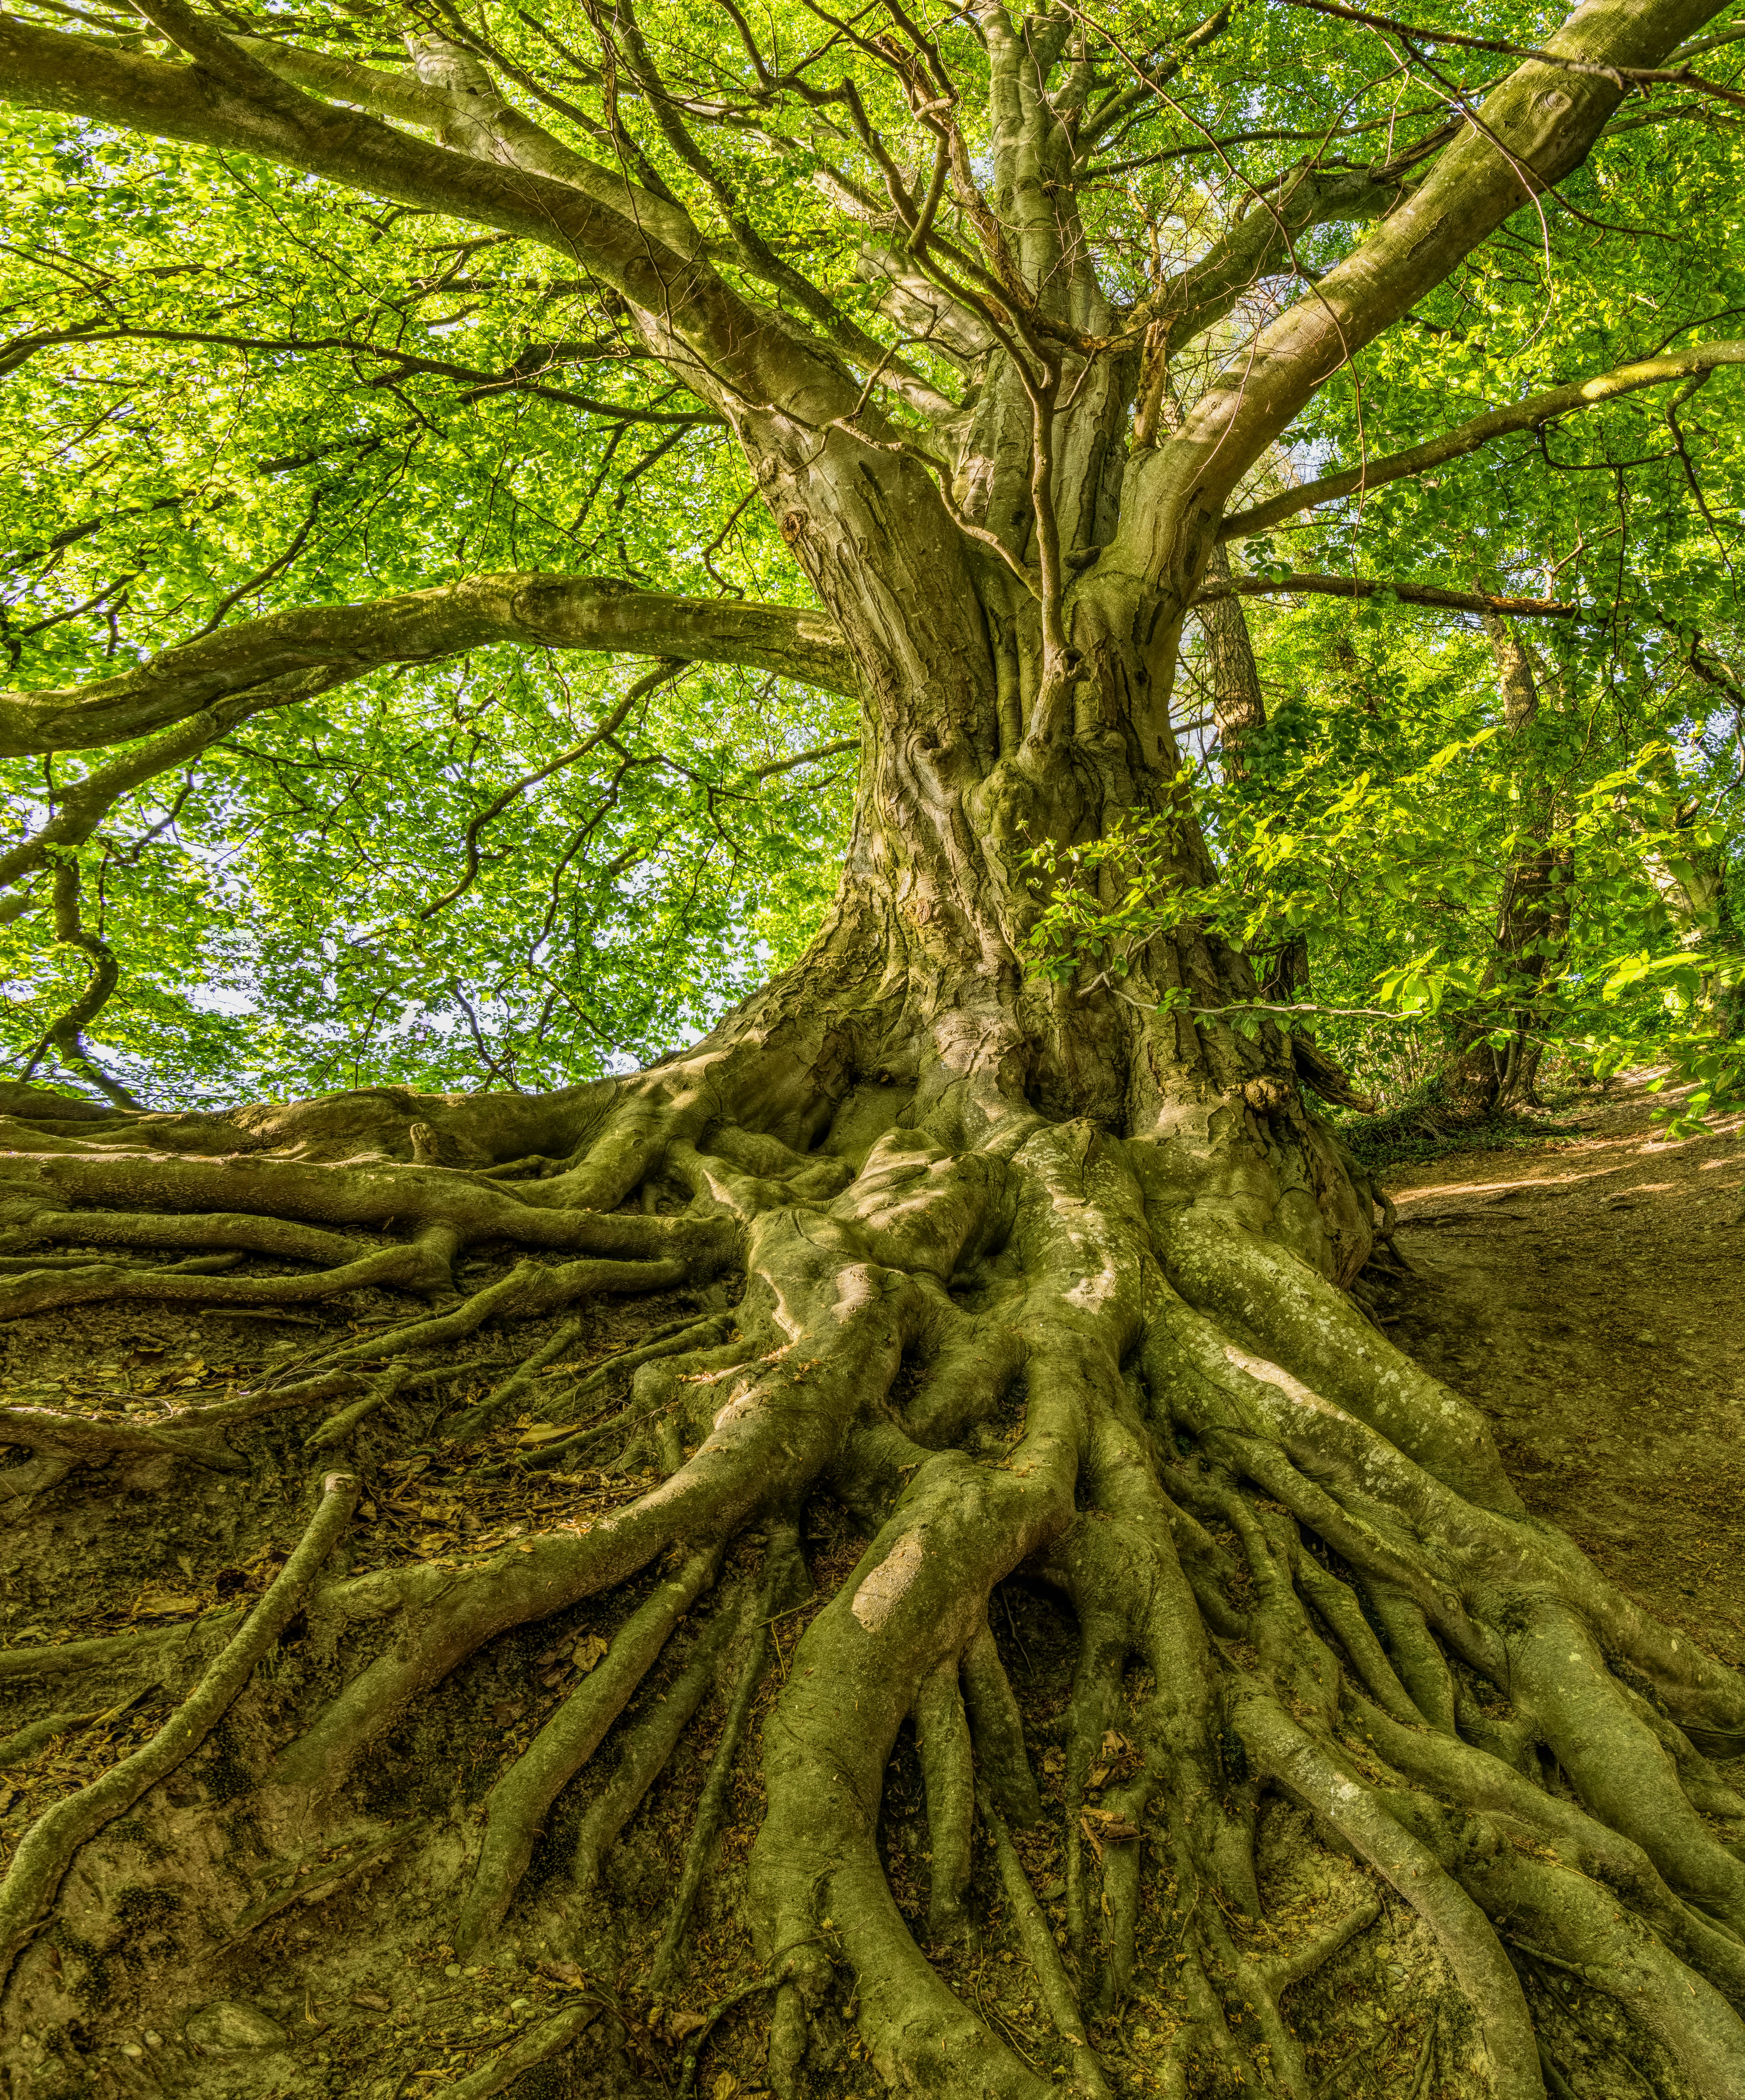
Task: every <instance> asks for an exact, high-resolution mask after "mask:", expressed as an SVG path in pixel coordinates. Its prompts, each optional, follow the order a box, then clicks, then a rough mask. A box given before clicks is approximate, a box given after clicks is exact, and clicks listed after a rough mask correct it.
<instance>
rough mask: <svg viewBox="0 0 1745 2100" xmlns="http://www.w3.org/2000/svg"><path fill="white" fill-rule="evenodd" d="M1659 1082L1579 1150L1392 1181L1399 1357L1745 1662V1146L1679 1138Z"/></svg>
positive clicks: (1615, 1567) (1620, 1566)
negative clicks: (1401, 1276)
mask: <svg viewBox="0 0 1745 2100" xmlns="http://www.w3.org/2000/svg"><path fill="white" fill-rule="evenodd" d="M1657 1099H1658V1097H1657V1096H1653V1095H1651V1094H1650V1093H1648V1092H1646V1090H1645V1089H1644V1088H1643V1087H1641V1085H1639V1084H1638V1085H1637V1086H1635V1087H1632V1088H1630V1089H1628V1091H1620V1092H1619V1093H1617V1094H1616V1095H1615V1096H1613V1097H1612V1098H1611V1099H1610V1100H1606V1101H1592V1102H1590V1103H1589V1105H1587V1106H1585V1107H1582V1108H1580V1109H1577V1110H1575V1111H1574V1112H1573V1113H1572V1114H1564V1115H1561V1116H1560V1117H1559V1118H1558V1127H1559V1128H1560V1129H1562V1130H1564V1131H1566V1132H1567V1131H1570V1130H1571V1128H1572V1127H1574V1130H1575V1134H1573V1135H1567V1136H1556V1137H1549V1138H1547V1139H1545V1140H1543V1141H1542V1142H1540V1143H1537V1144H1534V1145H1531V1146H1529V1147H1527V1148H1525V1149H1505V1150H1496V1151H1486V1152H1471V1151H1468V1152H1461V1153H1454V1154H1448V1155H1447V1156H1445V1157H1443V1158H1436V1159H1431V1160H1428V1161H1425V1162H1421V1163H1418V1164H1415V1165H1412V1166H1409V1167H1402V1166H1396V1167H1392V1168H1390V1169H1388V1170H1386V1171H1385V1173H1384V1175H1383V1176H1382V1179H1383V1181H1384V1183H1385V1185H1386V1187H1387V1189H1388V1191H1389V1193H1390V1194H1391V1195H1392V1197H1393V1198H1394V1200H1395V1202H1396V1203H1397V1204H1398V1206H1399V1220H1400V1224H1399V1235H1398V1243H1399V1248H1400V1251H1402V1252H1403V1255H1405V1257H1406V1259H1407V1260H1408V1262H1409V1263H1410V1264H1411V1265H1412V1270H1413V1272H1414V1273H1413V1275H1412V1277H1411V1278H1409V1279H1408V1281H1407V1282H1404V1283H1403V1284H1402V1285H1400V1286H1398V1287H1397V1288H1396V1289H1395V1291H1394V1292H1393V1293H1392V1295H1391V1297H1390V1302H1389V1303H1388V1304H1386V1306H1385V1307H1384V1308H1383V1317H1384V1319H1385V1320H1386V1322H1387V1331H1388V1333H1389V1335H1390V1336H1391V1338H1392V1339H1394V1340H1395V1341H1396V1342H1398V1343H1399V1344H1400V1346H1401V1347H1402V1348H1405V1349H1408V1350H1409V1351H1410V1352H1412V1355H1414V1356H1415V1357H1417V1358H1418V1360H1419V1361H1421V1363H1422V1364H1423V1365H1425V1367H1426V1369H1427V1370H1430V1371H1433V1372H1434V1374H1436V1375H1437V1376H1438V1377H1439V1378H1442V1379H1446V1380H1447V1381H1448V1383H1449V1384H1450V1385H1452V1387H1454V1388H1455V1389H1456V1391H1457V1392H1461V1393H1463V1394H1465V1396H1467V1397H1468V1398H1469V1399H1470V1400H1473V1401H1476V1402H1477V1403H1478V1405H1480V1406H1481V1407H1483V1409H1484V1410H1486V1412H1487V1414H1489V1415H1490V1416H1491V1418H1492V1420H1493V1422H1494V1423H1495V1424H1496V1436H1497V1440H1498V1442H1499V1444H1500V1446H1501V1448H1502V1451H1503V1455H1504V1458H1505V1462H1506V1463H1507V1465H1508V1467H1509V1471H1510V1474H1511V1475H1512V1476H1513V1477H1514V1481H1515V1483H1516V1485H1517V1486H1518V1488H1519V1489H1520V1491H1521V1493H1522V1496H1523V1497H1524V1498H1525V1499H1526V1501H1527V1506H1528V1507H1529V1508H1531V1510H1532V1511H1534V1513H1535V1514H1536V1515H1541V1516H1545V1517H1549V1518H1550V1519H1551V1520H1553V1522H1555V1523H1557V1524H1562V1526H1563V1527H1564V1528H1565V1529H1567V1531H1569V1532H1570V1533H1571V1534H1572V1535H1573V1536H1574V1537H1575V1539H1576V1540H1577V1541H1578V1542H1579V1543H1580V1545H1581V1546H1583V1547H1584V1549H1585V1551H1588V1552H1589V1553H1590V1554H1591V1555H1593V1558H1594V1559H1595V1560H1597V1562H1598V1563H1599V1564H1600V1565H1601V1566H1602V1568H1604V1570H1605V1572H1606V1574H1607V1575H1608V1576H1610V1577H1611V1579H1612V1580H1613V1581H1614V1582H1617V1583H1619V1585H1620V1586H1622V1587H1623V1588H1624V1589H1625V1590H1628V1591H1629V1592H1630V1593H1631V1594H1632V1595H1634V1596H1636V1597H1637V1598H1639V1599H1641V1602H1642V1603H1643V1604H1646V1606H1647V1607H1648V1608H1649V1609H1650V1611H1652V1612H1655V1613H1656V1614H1657V1615H1658V1616H1659V1617H1661V1618H1662V1619H1664V1620H1666V1621H1668V1622H1669V1623H1671V1624H1672V1625H1676V1626H1684V1627H1686V1629H1687V1630H1689V1631H1690V1633H1691V1634H1692V1635H1694V1637H1695V1638H1696V1639H1698V1640H1699V1641H1700V1642H1701V1643H1703V1645H1704V1646H1706V1647H1708V1648H1709V1649H1710V1651H1711V1652H1712V1653H1714V1654H1716V1655H1718V1656H1720V1657H1721V1658H1723V1659H1724V1660H1725V1661H1728V1662H1730V1663H1731V1664H1733V1665H1734V1666H1735V1667H1739V1666H1742V1665H1745V1221H1742V1211H1745V1203H1742V1198H1741V1190H1742V1188H1745V1142H1742V1134H1741V1132H1742V1126H1741V1123H1739V1122H1734V1123H1728V1124H1725V1125H1721V1126H1720V1127H1718V1130H1717V1134H1716V1136H1712V1137H1697V1138H1687V1139H1683V1140H1668V1139H1667V1138H1665V1137H1664V1136H1662V1135H1661V1134H1660V1132H1659V1129H1658V1127H1656V1125H1655V1121H1654V1110H1655V1105H1656V1103H1657Z"/></svg>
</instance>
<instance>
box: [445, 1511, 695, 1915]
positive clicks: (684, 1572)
mask: <svg viewBox="0 0 1745 2100" xmlns="http://www.w3.org/2000/svg"><path fill="white" fill-rule="evenodd" d="M719 1565H720V1554H719V1552H718V1551H708V1550H705V1551H702V1552H699V1553H694V1554H692V1555H690V1558H689V1560H686V1561H685V1564H684V1565H683V1567H682V1568H681V1569H680V1570H679V1572H678V1573H676V1575H674V1576H673V1577H672V1578H671V1579H670V1580H669V1581H668V1582H663V1583H662V1584H661V1585H660V1586H659V1588H658V1589H657V1590H655V1591H654V1595H652V1596H651V1597H650V1599H648V1601H647V1602H646V1604H643V1605H642V1606H641V1608H640V1609H639V1610H638V1611H637V1612H636V1614H635V1616H634V1617H632V1619H631V1621H630V1622H629V1624H628V1626H626V1627H625V1628H624V1631H623V1632H622V1633H620V1634H619V1636H618V1638H617V1639H616V1640H615V1641H614V1642H613V1643H612V1646H611V1648H610V1652H608V1654H607V1656H606V1660H605V1661H603V1662H602V1663H601V1664H600V1665H599V1666H598V1667H597V1669H596V1670H594V1671H593V1674H592V1675H591V1676H589V1677H588V1679H587V1680H586V1681H585V1683H584V1684H583V1685H582V1686H581V1687H580V1689H579V1691H576V1692H571V1695H570V1696H569V1697H568V1699H566V1701H564V1703H563V1705H562V1706H560V1707H559V1708H558V1710H557V1712H556V1713H555V1714H553V1716H552V1718H551V1719H550V1720H549V1721H548V1722H547V1723H546V1724H545V1726H544V1727H543V1728H542V1729H541V1730H540V1732H539V1734H538V1735H537V1736H535V1738H534V1741H533V1746H532V1748H531V1749H529V1750H528V1751H527V1754H526V1755H525V1756H523V1757H522V1758H519V1759H518V1761H517V1762H515V1763H514V1764H513V1765H512V1766H511V1767H509V1771H507V1772H505V1775H504V1776H503V1777H502V1778H501V1779H500V1780H498V1782H497V1784H496V1786H494V1787H493V1788H492V1789H491V1796H490V1798H489V1800H488V1801H487V1802H486V1805H485V1814H486V1824H485V1838H484V1843H483V1846H482V1847H481V1849H480V1851H479V1855H478V1868H477V1869H476V1871H475V1872H474V1877H473V1886H472V1888H471V1889H470V1890H469V1892H468V1895H467V1899H466V1903H465V1908H463V1909H462V1911H461V1913H460V1923H459V1924H458V1925H457V1926H456V1928H455V1944H456V1947H457V1948H460V1951H461V1952H463V1953H465V1952H467V1951H468V1950H469V1949H470V1948H473V1947H474V1946H476V1945H477V1944H478V1941H479V1939H480V1938H481V1937H482V1936H483V1935H484V1934H485V1933H487V1932H488V1931H489V1930H491V1927H492V1926H495V1925H496V1922H497V1921H498V1920H499V1919H500V1917H502V1915H503V1913H504V1912H505V1910H507V1909H508V1908H509V1899H510V1898H511V1897H512V1896H513V1895H514V1893H515V1889H516V1886H517V1884H518V1882H520V1880H521V1877H522V1874H523V1873H526V1871H527V1862H528V1860H531V1858H532V1856H533V1845H534V1840H535V1838H537V1836H538V1835H539V1829H540V1824H541V1823H542V1822H543V1821H544V1816H545V1811H547V1809H549V1807H551V1805H552V1803H553V1802H554V1801H555V1800H556V1799H557V1796H558V1794H559V1793H562V1790H563V1789H564V1788H565V1787H566V1786H567V1785H569V1783H570V1781H571V1780H572V1779H573V1778H574V1777H575V1775H576V1773H577V1772H579V1771H580V1770H581V1768H582V1767H583V1766H584V1764H585V1763H586V1762H588V1758H591V1757H592V1756H593V1754H594V1752H595V1750H596V1749H598V1748H599V1745H600V1743H601V1739H602V1738H603V1737H604V1736H605V1734H606V1730H607V1729H608V1728H610V1727H611V1725H612V1723H613V1722H614V1721H615V1720H616V1719H617V1718H618V1716H619V1714H621V1713H622V1712H623V1711H624V1708H625V1706H626V1705H628V1703H629V1701H630V1700H631V1698H632V1696H633V1695H634V1693H635V1692H636V1688H637V1686H638V1685H639V1684H640V1683H641V1682H642V1679H644V1678H645V1677H646V1675H647V1674H648V1672H649V1670H650V1668H651V1666H652V1665H653V1664H654V1659H655V1657H657V1656H659V1653H660V1651H661V1649H662V1648H663V1647H664V1646H665V1645H666V1643H667V1640H668V1637H669V1636H670V1635H671V1634H672V1630H673V1628H674V1627H675V1626H676V1625H677V1624H678V1622H679V1621H680V1620H681V1618H682V1617H684V1615H685V1612H687V1611H689V1609H690V1607H691V1605H692V1604H694V1603H695V1602H696V1600H697V1598H698V1595H700V1594H701V1593H702V1591H703V1588H704V1586H706V1585H707V1584H708V1583H710V1582H712V1581H713V1580H714V1578H715V1575H716V1570H717V1568H718V1567H719ZM627 1813H628V1811H627Z"/></svg>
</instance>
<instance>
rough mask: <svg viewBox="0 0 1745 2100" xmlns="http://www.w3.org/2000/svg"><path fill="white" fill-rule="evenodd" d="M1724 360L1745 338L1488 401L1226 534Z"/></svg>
mask: <svg viewBox="0 0 1745 2100" xmlns="http://www.w3.org/2000/svg"><path fill="white" fill-rule="evenodd" d="M1723 364H1745V342H1739V341H1737V340H1732V341H1725V342H1699V343H1693V344H1692V345H1691V346H1690V348H1689V349H1688V350H1674V351H1667V353H1666V354H1665V355H1663V356H1661V357H1643V358H1637V360H1634V361H1633V363H1631V364H1619V365H1614V366H1613V368H1612V369H1611V371H1610V372H1601V373H1596V374H1595V375H1594V377H1593V378H1591V379H1575V380H1571V382H1570V383H1569V384H1568V385H1567V386H1552V387H1548V388H1547V389H1546V390H1545V392H1544V393H1542V394H1529V395H1527V399H1525V400H1523V401H1515V402H1512V403H1511V404H1509V407H1507V408H1487V409H1486V410H1485V412H1484V413H1483V415H1482V416H1474V417H1473V418H1472V420H1471V421H1470V422H1466V423H1461V424H1460V425H1459V426H1457V427H1456V428H1455V429H1454V430H1445V431H1443V434H1442V435H1441V436H1440V437H1439V438H1431V439H1428V440H1427V441H1426V443H1423V444H1421V445H1413V446H1412V447H1411V448H1409V449H1408V451H1405V452H1390V453H1389V454H1388V455H1387V456H1386V457H1385V458H1383V459H1378V460H1368V461H1365V463H1364V465H1362V466H1356V467H1349V468H1346V470H1344V471H1343V472H1342V473H1339V474H1324V475H1322V477H1321V479H1320V480H1319V481H1306V482H1304V483H1302V487H1299V488H1287V489H1285V490H1283V491H1281V492H1280V494H1278V495H1277V496H1271V497H1269V498H1268V499H1267V501H1266V502H1264V503H1257V504H1256V505H1254V508H1253V509H1252V510H1240V511H1238V512H1237V513H1236V515H1235V516H1234V517H1232V518H1226V519H1225V521H1224V523H1223V527H1222V528H1221V529H1220V531H1219V532H1218V538H1219V539H1220V540H1240V539H1245V538H1247V537H1248V536H1249V535H1250V534H1252V533H1255V532H1265V531H1266V530H1267V527H1269V526H1272V525H1276V524H1277V523H1279V521H1280V519H1281V518H1289V517H1291V516H1292V515H1293V514H1294V513H1295V512H1297V511H1298V510H1312V509H1314V508H1315V505H1318V504H1322V503H1336V502H1337V501H1338V500H1339V498H1340V497H1341V496H1355V495H1357V494H1359V492H1364V491H1366V490H1368V489H1372V488H1383V487H1386V485H1387V483H1389V482H1390V481H1403V480H1404V479H1406V478H1407V477H1408V475H1411V474H1427V473H1428V472H1429V471H1430V469H1431V468H1432V467H1438V466H1446V465H1448V462H1449V461H1451V460H1457V459H1464V458H1465V457H1466V455H1467V453H1468V452H1477V451H1478V448H1479V447H1480V446H1481V445H1487V444H1489V443H1491V442H1492V439H1496V438H1504V437H1507V436H1508V435H1509V433H1510V432H1511V431H1514V430H1539V429H1540V428H1541V427H1542V426H1544V425H1545V424H1546V423H1549V422H1553V421H1555V420H1556V419H1557V417H1559V416H1568V415H1573V414H1575V412H1577V411H1578V410H1580V409H1582V408H1598V407H1599V406H1600V405H1601V404H1602V402H1606V401H1615V400H1616V399H1618V398H1619V395H1624V394H1634V393H1637V392H1638V391H1639V390H1641V388H1642V387H1644V386H1665V385H1666V384H1667V383H1668V382H1669V381H1672V380H1674V379H1689V378H1691V377H1694V375H1695V374H1697V373H1703V372H1712V371H1713V370H1715V368H1716V367H1717V366H1719V365H1723Z"/></svg>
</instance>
